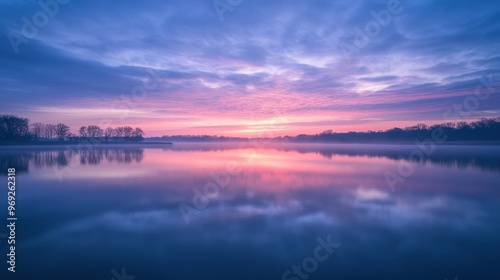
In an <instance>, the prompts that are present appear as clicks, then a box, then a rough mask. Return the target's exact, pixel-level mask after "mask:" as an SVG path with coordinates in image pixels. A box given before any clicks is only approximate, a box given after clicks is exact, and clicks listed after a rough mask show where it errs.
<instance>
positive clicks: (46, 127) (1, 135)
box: [0, 115, 144, 142]
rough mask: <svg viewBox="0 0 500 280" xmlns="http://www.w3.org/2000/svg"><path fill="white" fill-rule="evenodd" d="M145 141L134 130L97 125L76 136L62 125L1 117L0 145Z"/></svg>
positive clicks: (80, 130)
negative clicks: (0, 142)
mask: <svg viewBox="0 0 500 280" xmlns="http://www.w3.org/2000/svg"><path fill="white" fill-rule="evenodd" d="M143 139H144V131H143V130H142V129H141V128H139V127H136V128H135V129H134V128H132V127H130V126H123V127H117V128H111V127H108V128H106V129H102V128H100V127H99V126H97V125H89V126H82V127H80V129H79V131H78V134H74V133H72V132H71V129H70V127H69V126H67V125H66V124H63V123H58V124H43V123H40V122H35V123H30V120H29V119H27V118H20V117H17V116H13V115H0V141H2V142H54V141H73V142H79V141H82V140H89V141H94V142H95V141H97V142H102V141H104V142H139V141H142V140H143Z"/></svg>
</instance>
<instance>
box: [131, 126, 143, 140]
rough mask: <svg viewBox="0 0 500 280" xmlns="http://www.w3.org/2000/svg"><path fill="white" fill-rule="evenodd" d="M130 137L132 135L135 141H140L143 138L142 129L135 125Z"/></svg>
mask: <svg viewBox="0 0 500 280" xmlns="http://www.w3.org/2000/svg"><path fill="white" fill-rule="evenodd" d="M132 137H134V140H136V141H142V139H144V131H143V130H142V129H141V128H140V127H136V128H135V130H134V132H133V133H132Z"/></svg>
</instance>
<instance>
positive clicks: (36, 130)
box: [30, 122, 45, 140]
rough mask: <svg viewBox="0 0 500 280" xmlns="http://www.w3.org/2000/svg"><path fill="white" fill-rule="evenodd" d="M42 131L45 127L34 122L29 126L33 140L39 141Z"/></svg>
mask: <svg viewBox="0 0 500 280" xmlns="http://www.w3.org/2000/svg"><path fill="white" fill-rule="evenodd" d="M44 129H45V125H44V124H43V123H39V122H36V123H32V124H31V131H30V132H31V134H32V135H33V138H35V140H39V139H40V138H41V137H43V132H44Z"/></svg>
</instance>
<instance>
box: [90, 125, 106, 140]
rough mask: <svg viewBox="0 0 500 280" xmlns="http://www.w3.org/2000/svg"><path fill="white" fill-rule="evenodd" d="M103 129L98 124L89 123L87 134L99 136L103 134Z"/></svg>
mask: <svg viewBox="0 0 500 280" xmlns="http://www.w3.org/2000/svg"><path fill="white" fill-rule="evenodd" d="M103 134H104V133H103V130H102V129H101V128H100V127H99V126H97V125H89V126H88V127H87V136H88V137H90V138H99V137H102V136H103Z"/></svg>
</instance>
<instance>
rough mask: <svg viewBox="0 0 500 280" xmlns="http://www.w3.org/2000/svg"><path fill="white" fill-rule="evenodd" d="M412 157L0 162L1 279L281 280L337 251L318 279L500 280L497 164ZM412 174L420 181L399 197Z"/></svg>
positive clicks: (107, 156) (194, 153)
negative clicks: (12, 223)
mask: <svg viewBox="0 0 500 280" xmlns="http://www.w3.org/2000/svg"><path fill="white" fill-rule="evenodd" d="M414 149H415V146H411V145H407V146H404V145H402V146H389V145H378V146H377V145H312V144H288V145H285V144H282V145H267V146H259V147H257V148H255V147H254V146H252V145H247V144H206V143H205V144H182V143H179V144H177V143H176V144H175V145H174V146H164V145H126V146H95V147H91V148H89V147H2V148H0V162H1V168H2V170H3V171H2V177H0V178H3V180H4V181H5V182H6V177H5V175H6V174H5V173H6V169H7V168H9V167H15V168H16V169H17V183H18V185H17V203H18V208H17V210H18V219H19V220H18V227H17V239H18V244H17V254H18V256H17V266H16V268H17V272H16V274H15V276H16V277H12V275H10V274H6V273H5V271H6V269H7V265H6V264H5V262H4V261H2V263H4V264H3V265H2V266H3V267H4V268H2V270H3V271H2V272H1V273H2V275H3V274H4V273H5V275H7V276H8V277H9V278H2V279H113V278H115V279H118V278H117V277H116V274H114V273H113V271H114V272H115V273H116V272H118V273H119V274H121V273H122V269H123V268H125V271H126V274H127V275H133V276H135V279H136V280H142V279H144V280H146V279H282V275H283V273H284V272H285V271H287V270H292V266H293V265H302V263H303V260H304V259H306V258H308V257H313V255H314V250H315V248H316V247H317V246H318V241H317V239H318V238H322V239H325V240H326V239H327V237H328V236H329V238H330V239H331V240H332V241H333V242H335V243H338V244H340V247H338V248H336V249H335V251H334V252H333V253H332V254H331V255H330V257H329V258H328V259H326V260H325V261H319V262H318V265H317V268H315V269H314V271H313V272H311V273H307V276H308V277H309V278H308V279H440V280H442V279H445V278H448V279H454V278H455V277H458V279H498V277H500V271H499V270H498V266H497V264H498V260H499V257H500V250H498V248H500V235H499V232H500V231H499V229H500V223H499V222H500V203H499V202H500V188H499V187H500V184H499V183H500V163H499V159H500V149H499V148H498V147H481V146H469V147H467V146H440V147H438V148H437V150H436V151H434V152H433V153H432V154H430V155H428V156H427V155H426V156H425V158H423V161H421V162H415V161H411V162H410V161H408V160H407V158H408V155H409V154H410V152H411V151H412V150H414ZM402 164H410V165H411V166H413V167H414V172H413V173H412V174H411V175H409V176H407V177H406V178H405V180H404V182H402V183H398V184H397V185H396V186H395V187H394V188H390V187H389V185H388V184H387V181H386V178H385V176H384V174H386V173H387V172H394V173H395V174H397V173H398V167H400V166H401V165H402ZM206 186H208V187H207V190H208V191H211V192H212V193H210V194H209V195H208V196H205V195H200V194H199V193H201V194H203V193H204V192H205V190H204V188H205V187H206ZM3 193H6V192H3ZM197 193H198V195H197ZM5 196H6V194H5V195H2V197H4V198H5ZM200 197H202V198H200ZM193 199H195V202H194V203H193ZM5 200H6V199H2V201H1V202H0V207H1V208H0V209H7V203H6V201H5ZM180 205H182V207H181V208H182V209H184V210H186V209H189V210H190V211H188V212H184V213H185V215H182V213H181V211H180V210H179V206H180ZM196 206H199V207H196ZM193 210H194V211H193ZM0 213H2V216H1V217H2V220H3V221H5V218H6V211H1V212H0ZM186 213H188V214H186ZM3 232H5V230H4V231H3ZM0 233H2V230H0ZM0 240H2V243H0V246H1V248H2V252H1V253H2V254H1V256H0V259H1V260H4V259H6V256H5V255H6V254H7V248H6V242H5V239H0ZM293 277H297V278H293ZM303 278H305V277H303ZM124 279H126V278H124ZM285 279H286V278H285ZM288 279H301V278H300V277H299V276H297V275H295V276H293V275H292V274H290V276H289V277H288Z"/></svg>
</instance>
